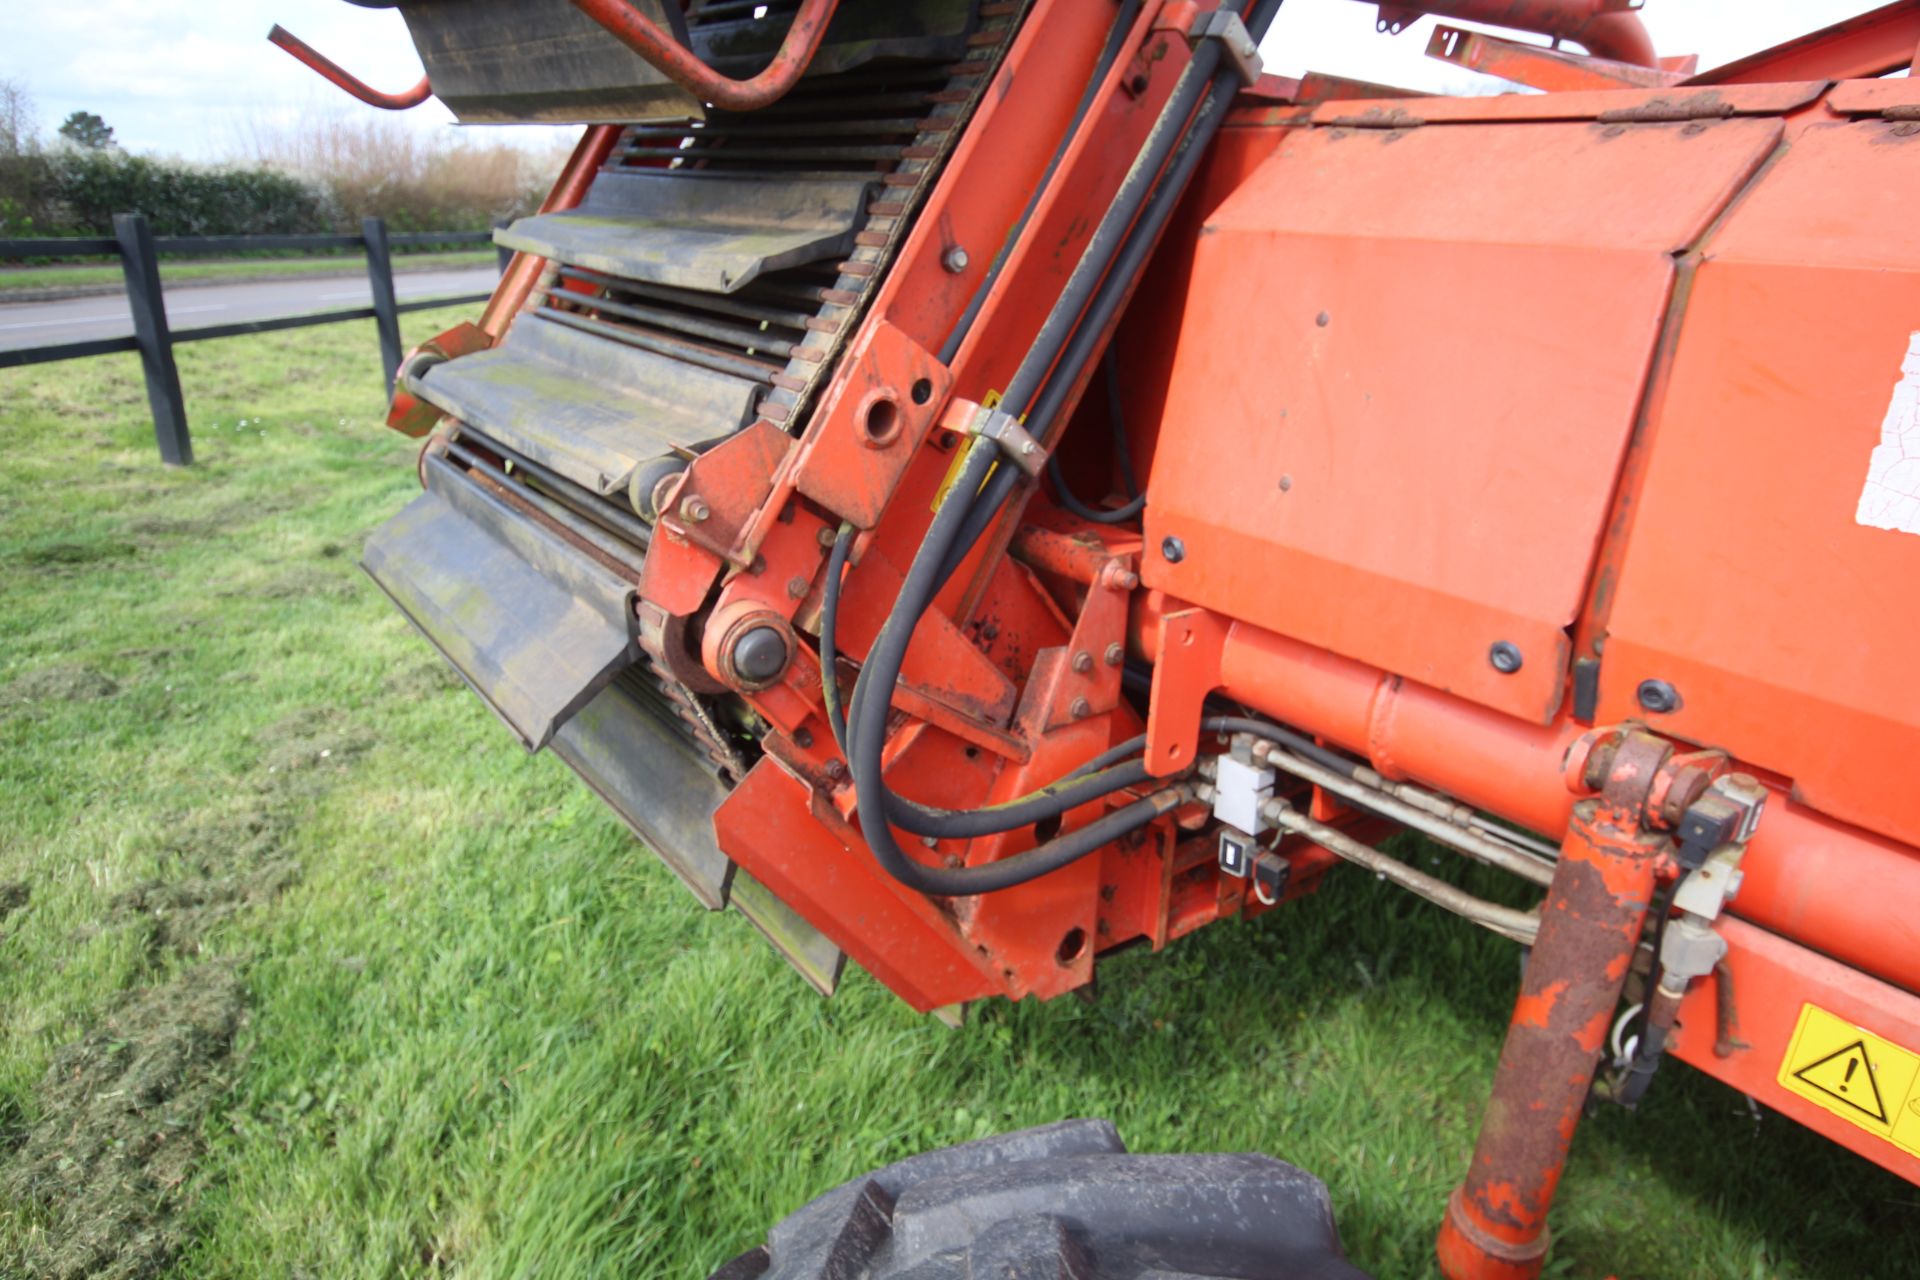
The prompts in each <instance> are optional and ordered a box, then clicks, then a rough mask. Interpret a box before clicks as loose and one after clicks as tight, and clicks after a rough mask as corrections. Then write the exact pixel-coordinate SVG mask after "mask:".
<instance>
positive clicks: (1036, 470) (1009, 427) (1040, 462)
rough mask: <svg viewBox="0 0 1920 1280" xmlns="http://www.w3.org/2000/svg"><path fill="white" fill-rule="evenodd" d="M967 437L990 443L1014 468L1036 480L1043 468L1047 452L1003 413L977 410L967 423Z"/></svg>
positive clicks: (1013, 419) (1016, 419) (1025, 430)
mask: <svg viewBox="0 0 1920 1280" xmlns="http://www.w3.org/2000/svg"><path fill="white" fill-rule="evenodd" d="M967 434H968V435H971V436H985V437H986V438H987V439H989V440H991V441H993V442H994V443H995V444H997V445H999V446H1000V450H1001V452H1003V453H1005V454H1006V455H1007V457H1008V459H1009V460H1011V461H1012V463H1013V465H1014V466H1016V467H1018V468H1020V469H1021V470H1022V471H1024V472H1026V473H1027V474H1028V475H1029V476H1032V477H1034V478H1036V479H1037V478H1038V477H1039V475H1040V470H1041V468H1043V467H1045V466H1046V465H1047V451H1046V450H1045V449H1043V448H1041V447H1040V442H1039V441H1038V440H1035V439H1034V438H1033V437H1032V436H1030V435H1028V434H1027V429H1026V428H1025V427H1023V426H1021V425H1020V419H1018V418H1016V417H1014V416H1013V415H1012V414H1010V413H1007V412H1006V411H1005V410H1002V409H989V408H987V407H986V406H985V405H982V406H980V408H979V410H978V411H977V412H976V413H975V414H974V415H973V418H972V419H971V420H970V421H969V422H968V423H967Z"/></svg>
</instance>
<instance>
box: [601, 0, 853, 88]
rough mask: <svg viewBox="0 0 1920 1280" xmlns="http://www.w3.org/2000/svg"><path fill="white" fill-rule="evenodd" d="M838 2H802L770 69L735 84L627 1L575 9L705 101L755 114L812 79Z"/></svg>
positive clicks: (604, 0)
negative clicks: (813, 63)
mask: <svg viewBox="0 0 1920 1280" xmlns="http://www.w3.org/2000/svg"><path fill="white" fill-rule="evenodd" d="M838 2H839V0H802V3H801V5H800V11H799V12H798V13H796V14H794V16H793V25H792V26H790V27H788V28H787V36H786V39H785V40H783V41H781V43H780V49H779V52H777V53H775V54H774V55H773V61H772V62H770V63H768V64H767V67H766V70H764V71H762V72H760V73H759V74H758V75H756V76H754V77H753V78H752V79H749V80H731V79H728V78H727V77H726V76H723V75H721V74H720V73H719V72H717V71H715V70H714V69H713V68H712V67H709V66H707V65H706V64H705V63H704V62H702V61H700V59H699V58H697V57H695V56H694V54H693V52H692V51H691V50H689V49H688V48H687V47H686V46H685V45H683V44H681V43H679V42H678V41H677V40H675V39H674V38H673V37H672V36H671V35H670V34H668V33H667V32H665V31H662V30H661V29H660V27H659V25H658V24H656V23H655V22H654V21H653V20H652V19H650V18H648V17H647V16H646V15H645V14H643V13H641V12H640V11H639V10H637V9H635V8H634V7H633V6H632V5H630V4H628V3H627V0H573V5H574V7H575V8H576V9H578V10H580V12H582V13H584V14H586V15H587V16H588V17H589V18H592V19H593V20H594V21H595V22H597V23H599V24H600V25H601V26H603V27H605V28H606V29H607V32H608V33H609V34H610V35H612V36H613V37H614V38H616V39H617V40H619V41H620V43H622V44H624V45H626V46H627V48H629V49H631V50H633V51H634V52H635V53H637V54H639V55H640V56H641V57H642V58H645V59H646V60H647V62H648V64H649V65H651V66H652V67H654V68H655V69H656V70H658V71H660V72H661V73H662V74H664V75H665V76H666V77H667V78H668V79H670V80H672V81H673V82H674V83H675V84H677V85H679V86H680V87H681V88H683V89H685V90H686V91H687V92H689V93H691V94H693V95H694V96H696V97H698V98H699V99H700V100H701V101H702V102H710V103H712V104H713V105H714V106H716V107H720V108H723V109H725V110H728V111H753V110H757V109H758V108H760V107H764V106H768V105H769V104H771V103H775V102H778V101H779V100H780V99H781V98H783V97H785V96H786V93H787V90H789V89H791V88H793V86H794V85H795V84H797V83H798V82H799V80H800V77H801V76H802V75H804V74H806V70H807V64H808V63H809V62H811V61H813V52H814V50H815V49H817V48H819V47H820V37H821V36H823V35H824V34H826V30H827V23H828V21H829V20H831V19H832V17H833V10H834V6H835V5H836V4H837V3H838Z"/></svg>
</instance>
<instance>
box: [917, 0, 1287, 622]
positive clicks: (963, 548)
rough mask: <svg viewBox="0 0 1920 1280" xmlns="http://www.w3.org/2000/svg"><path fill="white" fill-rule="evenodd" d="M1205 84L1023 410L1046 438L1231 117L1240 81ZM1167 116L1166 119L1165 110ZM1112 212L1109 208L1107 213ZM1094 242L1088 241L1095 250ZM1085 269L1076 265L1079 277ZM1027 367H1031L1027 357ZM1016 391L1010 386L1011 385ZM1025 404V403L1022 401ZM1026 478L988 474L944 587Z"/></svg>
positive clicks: (1004, 471)
mask: <svg viewBox="0 0 1920 1280" xmlns="http://www.w3.org/2000/svg"><path fill="white" fill-rule="evenodd" d="M1225 7H1228V8H1234V7H1237V6H1233V5H1228V6H1225ZM1279 10H1280V0H1253V3H1252V4H1251V5H1249V6H1248V7H1247V8H1246V10H1245V16H1244V22H1245V24H1246V27H1247V31H1248V33H1249V34H1250V35H1251V36H1252V37H1253V39H1254V40H1255V42H1256V43H1257V42H1258V41H1259V39H1260V37H1261V36H1263V35H1265V34H1266V30H1267V27H1268V26H1269V25H1270V24H1271V23H1272V22H1273V17H1274V15H1275V14H1276V13H1278V12H1279ZM1209 55H1210V56H1209ZM1203 59H1207V60H1208V61H1209V62H1210V64H1211V65H1212V66H1213V67H1214V68H1216V69H1217V67H1218V63H1219V59H1220V50H1219V48H1218V46H1217V45H1216V44H1215V43H1214V42H1213V41H1208V42H1207V43H1206V44H1204V45H1202V46H1201V48H1200V49H1198V50H1197V51H1196V52H1195V53H1194V56H1193V61H1192V62H1189V63H1188V64H1187V72H1192V71H1193V70H1194V67H1195V65H1196V64H1199V63H1200V62H1201V61H1202V60H1203ZM1185 74H1186V72H1183V73H1182V75H1183V77H1184V75H1185ZM1204 87H1206V89H1207V92H1206V97H1205V101H1204V102H1202V103H1201V105H1200V107H1199V109H1198V110H1197V111H1196V112H1195V113H1194V116H1193V120H1192V122H1191V127H1189V128H1188V130H1187V131H1186V132H1185V133H1184V134H1182V135H1181V136H1180V137H1179V138H1178V139H1177V142H1178V145H1177V147H1175V148H1173V158H1172V161H1171V162H1170V163H1169V164H1168V165H1167V168H1166V172H1165V173H1164V174H1163V175H1161V178H1160V181H1159V183H1158V184H1157V185H1156V186H1155V188H1154V190H1153V192H1152V194H1151V196H1150V197H1149V198H1148V199H1147V200H1146V202H1145V204H1144V206H1143V207H1142V208H1141V209H1140V213H1139V217H1138V219H1137V220H1136V221H1135V222H1134V224H1133V229H1134V234H1133V235H1131V236H1129V237H1128V238H1127V239H1126V242H1125V243H1124V244H1122V245H1121V247H1120V249H1119V253H1118V256H1117V257H1116V258H1115V259H1114V261H1113V263H1112V265H1111V267H1110V268H1108V269H1107V270H1106V271H1105V272H1104V275H1103V278H1102V279H1101V282H1100V287H1099V290H1098V292H1097V293H1096V294H1095V296H1094V300H1093V302H1092V303H1091V304H1090V305H1089V306H1088V307H1087V309H1086V315H1085V316H1084V318H1082V320H1081V322H1080V325H1079V328H1078V329H1077V331H1075V332H1074V334H1073V336H1072V338H1071V340H1070V341H1069V342H1068V343H1067V344H1066V346H1065V347H1064V349H1063V350H1062V351H1061V353H1060V357H1059V360H1058V368H1059V370H1060V372H1059V373H1056V374H1055V376H1054V377H1053V379H1052V380H1050V381H1049V383H1048V385H1047V389H1046V393H1045V394H1044V395H1043V396H1042V397H1041V399H1040V401H1039V402H1038V403H1037V404H1035V405H1034V407H1033V410H1032V412H1030V413H1028V414H1026V415H1025V417H1026V426H1027V430H1028V432H1029V434H1031V435H1032V436H1033V437H1034V438H1035V439H1037V440H1039V441H1041V442H1042V443H1045V442H1046V441H1047V439H1048V438H1049V436H1050V434H1051V432H1052V426H1053V421H1054V419H1055V417H1057V416H1058V414H1059V410H1060V407H1061V405H1062V404H1063V403H1064V402H1065V400H1066V398H1067V396H1068V394H1069V393H1070V392H1071V391H1072V388H1073V384H1074V383H1075V382H1076V381H1077V378H1078V370H1079V369H1080V368H1082V367H1084V365H1085V363H1086V361H1087V359H1088V357H1089V356H1090V354H1091V353H1092V351H1093V348H1094V347H1095V345H1097V344H1098V343H1099V342H1100V340H1101V339H1102V338H1104V337H1105V336H1106V331H1107V328H1108V326H1109V325H1110V324H1111V322H1112V320H1113V317H1114V314H1115V313H1116V312H1118V311H1119V309H1120V306H1121V304H1122V303H1124V302H1125V301H1126V299H1127V298H1128V296H1129V295H1130V294H1131V293H1132V291H1133V282H1134V279H1135V278H1136V277H1137V276H1138V275H1139V272H1140V270H1141V268H1142V267H1144V266H1145V265H1146V260H1147V257H1148V256H1149V255H1150V254H1151V253H1152V252H1153V250H1154V247H1155V246H1156V245H1157V244H1158V243H1159V239H1160V233H1161V231H1162V230H1164V229H1165V227H1166V223H1167V219H1168V218H1169V217H1171V216H1172V214H1173V210H1174V207H1175V206H1176V205H1178V204H1179V203H1180V200H1181V198H1182V197H1183V196H1184V195H1185V194H1186V189H1187V185H1188V183H1189V182H1190V181H1191V180H1192V178H1193V173H1194V170H1195V169H1197V168H1199V166H1200V161H1201V160H1202V159H1203V158H1204V157H1205V155H1206V152H1207V148H1208V146H1209V145H1210V144H1211V143H1212V141H1213V136H1214V134H1215V133H1216V132H1218V130H1219V128H1220V124H1221V122H1222V121H1223V120H1224V119H1225V118H1226V113H1227V108H1228V107H1229V106H1230V105H1231V104H1232V102H1233V99H1234V95H1235V94H1237V93H1238V92H1239V91H1240V85H1239V82H1238V81H1237V79H1235V77H1234V76H1233V75H1232V73H1230V72H1229V73H1226V74H1223V75H1219V76H1217V77H1216V78H1215V81H1214V83H1213V84H1211V86H1204ZM1180 96H1181V88H1180V86H1178V85H1176V86H1175V88H1174V94H1173V96H1172V97H1169V99H1168V102H1167V105H1168V106H1169V107H1172V106H1173V105H1174V100H1175V98H1178V97H1180ZM1162 119H1163V120H1164V119H1165V116H1164V114H1163V116H1162ZM1159 134H1160V129H1159V126H1158V125H1156V126H1155V135H1156V137H1157V136H1158V135H1159ZM1132 176H1133V174H1132V172H1131V171H1129V173H1128V177H1129V178H1131V177H1132ZM1125 190H1126V186H1125V184H1124V183H1123V184H1122V193H1124V192H1125ZM1114 199H1115V205H1116V206H1117V205H1118V203H1119V200H1120V195H1118V194H1116V196H1115V198H1114ZM1111 212H1112V210H1111V209H1110V210H1109V213H1111ZM1105 227H1106V222H1105V220H1104V219H1103V220H1102V222H1101V229H1102V230H1104V229H1105ZM1095 235H1096V237H1097V236H1098V235H1099V232H1095ZM1092 248H1093V246H1092V244H1091V243H1090V244H1089V245H1088V250H1089V253H1090V252H1091V251H1092ZM1085 262H1086V259H1085V258H1084V257H1083V258H1082V259H1081V263H1082V265H1085ZM1079 274H1080V273H1079V270H1078V268H1076V270H1075V276H1078V275H1079ZM1068 284H1069V287H1071V286H1072V284H1073V281H1072V279H1071V278H1070V279H1069V281H1068ZM1049 319H1051V317H1049ZM1045 333H1046V330H1045V329H1043V330H1042V334H1043V336H1044V334H1045ZM1037 349H1038V346H1037V340H1036V350H1037ZM1049 367H1052V362H1049ZM1022 368H1023V369H1024V368H1025V365H1024V364H1023V365H1022ZM1011 390H1012V387H1011V386H1010V387H1009V392H1011ZM1011 399H1012V396H1011V394H1009V395H1008V397H1007V400H1011ZM1020 403H1022V404H1023V403H1024V400H1022V401H1021V402H1020ZM1002 407H1003V408H1006V400H1003V401H1002ZM1007 411H1008V412H1010V413H1015V412H1019V410H1018V409H1013V408H1009V409H1008V410H1007ZM1020 478H1021V473H1020V471H1019V470H1018V469H1017V468H1014V467H1001V468H999V469H997V470H996V471H995V472H994V474H993V476H992V478H991V479H989V480H988V482H987V487H986V490H985V492H983V493H981V494H980V499H979V501H978V502H977V503H975V505H974V509H973V512H972V513H971V515H970V516H969V518H968V520H967V523H966V525H965V526H964V528H963V529H962V532H961V534H960V537H959V539H958V541H957V543H956V544H955V546H954V547H953V548H952V549H951V551H949V553H948V559H947V563H946V565H945V566H943V570H942V573H941V585H942V586H945V585H946V580H947V579H948V578H950V577H952V576H953V573H954V571H955V570H957V569H958V568H959V567H960V562H961V561H963V560H965V559H966V558H967V555H968V553H969V552H971V551H972V550H973V547H974V544H975V543H977V542H978V541H979V540H980V536H981V534H983V533H985V532H986V530H987V527H988V526H989V525H991V524H992V523H993V521H994V518H995V517H996V516H997V515H998V514H999V510H1000V507H1001V505H1002V504H1003V503H1005V501H1006V500H1007V497H1008V495H1009V494H1011V493H1012V492H1013V489H1014V487H1015V486H1016V485H1017V484H1018V483H1019V482H1020Z"/></svg>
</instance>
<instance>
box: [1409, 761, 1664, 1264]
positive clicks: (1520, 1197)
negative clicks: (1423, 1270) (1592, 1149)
mask: <svg viewBox="0 0 1920 1280" xmlns="http://www.w3.org/2000/svg"><path fill="white" fill-rule="evenodd" d="M1671 759H1672V748H1671V747H1670V746H1668V744H1667V743H1665V742H1664V741H1662V740H1661V739H1659V738H1657V737H1655V736H1654V735H1652V734H1649V733H1646V732H1644V731H1641V730H1639V729H1627V730H1624V731H1621V732H1619V733H1617V734H1615V735H1612V736H1611V737H1610V738H1609V739H1608V740H1607V741H1606V742H1605V744H1604V750H1596V751H1595V752H1593V753H1592V764H1593V765H1595V766H1600V763H1601V762H1602V761H1604V766H1603V767H1598V768H1595V769H1593V770H1591V771H1590V772H1589V773H1588V779H1589V783H1590V784H1591V785H1593V786H1595V787H1597V789H1598V790H1599V792H1600V794H1599V795H1598V796H1593V797H1590V798H1588V799H1585V800H1582V801H1581V802H1580V803H1579V804H1577V805H1576V806H1575V807H1574V811H1573V818H1572V820H1571V821H1570V822H1569V823H1568V826H1567V834H1566V838H1565V840H1564V841H1562V843H1561V847H1560V860H1559V863H1558V864H1557V866H1556V867H1555V870H1554V875H1553V881H1552V883H1551V884H1550V885H1549V886H1548V889H1547V898H1546V901H1545V902H1544V903H1543V904H1542V906H1541V909H1540V931H1539V936H1538V938H1537V940H1536V941H1535V943H1534V947H1533V951H1532V954H1531V955H1530V956H1529V958H1528V960H1527V969H1526V975H1525V977H1524V978H1523V980H1522V982H1521V987H1520V996H1519V999H1518V1000H1517V1001H1516V1002H1515V1004H1514V1010H1513V1018H1512V1021H1511V1022H1510V1023H1509V1025H1508V1028H1507V1039H1506V1043H1505V1045H1504V1046H1503V1047H1502V1049H1501V1052H1500V1064H1499V1066H1498V1067H1497V1068H1496V1070H1495V1073H1494V1081H1493V1092H1492V1095H1491V1097H1490V1098H1489V1099H1488V1102H1487V1110H1486V1116H1485V1118H1484V1119H1483V1120H1482V1122H1481V1125H1480V1137H1479V1140H1478V1142H1477V1144H1476V1145H1475V1147H1474V1152H1473V1163H1472V1165H1471V1166H1470V1167H1469V1169H1468V1171H1467V1176H1466V1179H1465V1180H1464V1181H1463V1182H1462V1183H1461V1184H1460V1186H1459V1187H1458V1188H1457V1189H1456V1190H1455V1191H1454V1193H1453V1196H1452V1198H1451V1199H1450V1200H1449V1201H1448V1204H1447V1216H1446V1221H1445V1222H1444V1223H1443V1224H1442V1225H1441V1228H1440V1237H1439V1240H1438V1242H1437V1245H1436V1248H1437V1252H1438V1254H1439V1259H1440V1269H1441V1271H1442V1273H1443V1274H1445V1275H1446V1276H1447V1277H1448V1280H1533V1277H1536V1276H1538V1275H1539V1274H1540V1269H1541V1264H1542V1263H1543V1262H1544V1260H1545V1258H1546V1252H1547V1246H1548V1233H1547V1210H1548V1209H1549V1207H1550V1206H1551V1205H1552V1203H1553V1194H1554V1190H1555V1188H1556V1187H1558V1185H1559V1182H1560V1174H1561V1172H1562V1170H1563V1169H1564V1168H1565V1166H1566V1159H1567V1149H1568V1147H1569V1146H1570V1144H1571V1143H1572V1141H1573V1133H1574V1129H1575V1127H1576V1126H1577V1125H1578V1124H1579V1122H1580V1113H1581V1109H1582V1107H1584V1106H1585V1104H1586V1100H1587V1093H1588V1090H1589V1089H1590V1088H1591V1087H1592V1084H1593V1077H1594V1073H1595V1070H1596V1069H1597V1067H1598V1065H1599V1061H1600V1055H1601V1052H1602V1050H1603V1048H1604V1046H1605V1043H1606V1036H1607V1028H1608V1026H1609V1025H1610V1024H1611V1022H1612V1019H1613V1011H1614V1007H1615V1006H1616V1005H1617V1004H1618V1003H1619V1000H1620V992H1621V988H1622V987H1623V986H1624V984H1625V983H1626V980H1627V971H1628V969H1629V967H1630V966H1631V964H1632V961H1633V954H1634V950H1635V948H1637V947H1638V946H1639V943H1640V930H1641V925H1642V924H1643V922H1644V921H1645V919H1646V915H1647V908H1648V905H1649V903H1650V902H1651V901H1652V899H1653V892H1654V871H1655V863H1656V861H1657V859H1658V858H1659V856H1660V854H1661V853H1662V852H1664V851H1665V850H1666V848H1667V847H1668V841H1667V840H1666V839H1665V838H1664V837H1663V836H1661V835H1660V834H1658V833H1657V832H1656V830H1655V828H1656V827H1658V826H1660V825H1662V823H1661V821H1660V819H1659V817H1658V815H1657V812H1656V806H1655V805H1654V804H1653V803H1652V797H1653V795H1654V793H1655V791H1656V787H1658V788H1659V789H1661V790H1670V789H1671V788H1672V787H1674V786H1675V785H1679V786H1681V787H1682V788H1685V787H1688V786H1690V785H1691V784H1690V782H1682V781H1677V780H1676V779H1675V778H1674V777H1672V776H1671V772H1670V770H1669V768H1668V766H1669V763H1670V761H1671ZM1596 775H1597V777H1596Z"/></svg>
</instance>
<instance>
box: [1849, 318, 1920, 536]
mask: <svg viewBox="0 0 1920 1280" xmlns="http://www.w3.org/2000/svg"><path fill="white" fill-rule="evenodd" d="M1853 519H1854V523H1855V524H1863V525H1866V526H1867V527H1868V528H1869V529H1891V530H1893V531H1894V532H1895V533H1920V333H1916V334H1913V335H1911V336H1910V337H1908V339H1907V358H1906V359H1905V360H1902V361H1901V362H1900V381H1898V382H1896V383H1894V384H1893V402H1892V403H1891V404H1889V405H1888V406H1887V417H1886V421H1884V422H1882V423H1881V424H1880V443H1879V444H1877V445H1875V446H1874V450H1873V457H1872V458H1871V459H1869V460H1868V462H1867V483H1866V487H1865V488H1863V489H1861V490H1860V506H1859V507H1858V508H1857V509H1856V510H1855V511H1854V513H1853Z"/></svg>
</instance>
